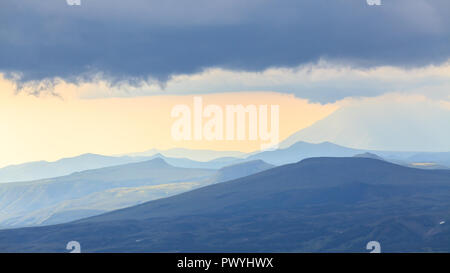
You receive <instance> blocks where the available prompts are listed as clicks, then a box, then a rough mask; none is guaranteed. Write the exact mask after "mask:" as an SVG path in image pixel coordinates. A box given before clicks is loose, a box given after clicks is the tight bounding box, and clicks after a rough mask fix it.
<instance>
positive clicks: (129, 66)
mask: <svg viewBox="0 0 450 273" xmlns="http://www.w3.org/2000/svg"><path fill="white" fill-rule="evenodd" d="M81 3H82V4H81V6H68V5H67V4H66V2H65V0H47V1H32V0H4V1H1V3H0V72H3V73H5V74H6V75H13V74H15V73H19V74H20V75H21V77H22V79H21V81H32V80H42V79H49V78H55V77H61V78H63V79H65V80H68V81H72V82H74V81H77V80H80V79H86V78H89V77H91V76H92V75H94V74H95V73H101V74H102V75H103V76H104V77H108V78H109V79H111V80H112V81H119V80H129V81H139V80H141V79H148V78H154V79H158V80H160V81H162V82H163V81H164V80H166V79H168V78H169V77H170V76H171V75H174V74H180V73H188V74H189V73H195V72H198V71H201V70H202V69H205V68H209V67H222V68H228V69H234V70H246V71H261V70H264V69H266V68H269V67H294V66H298V65H301V64H305V63H309V62H315V61H317V60H318V59H320V58H325V59H327V60H332V61H335V62H342V63H346V64H351V65H354V66H363V67H370V66H377V65H397V66H405V67H411V66H422V65H426V64H432V63H434V64H435V63H441V62H444V61H446V60H448V59H449V57H450V38H449V37H450V31H449V28H450V27H449V26H450V1H448V0H415V1H410V0H382V3H383V5H382V6H368V5H367V4H366V1H365V0H274V1H270V0H183V1H182V0H177V1H175V0H153V1H144V0H128V1H124V0H122V1H117V0H81Z"/></svg>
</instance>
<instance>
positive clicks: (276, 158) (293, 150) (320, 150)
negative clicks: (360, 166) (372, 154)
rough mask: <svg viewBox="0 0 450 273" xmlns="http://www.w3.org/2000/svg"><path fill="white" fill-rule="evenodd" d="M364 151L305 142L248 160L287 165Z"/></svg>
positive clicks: (324, 143) (329, 144)
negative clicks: (313, 158)
mask: <svg viewBox="0 0 450 273" xmlns="http://www.w3.org/2000/svg"><path fill="white" fill-rule="evenodd" d="M362 152H363V150H357V149H350V148H347V147H342V146H339V145H336V144H333V143H330V142H323V143H319V144H312V143H307V142H303V141H299V142H296V143H294V144H293V145H291V146H289V147H286V148H283V149H278V150H274V151H264V152H260V153H256V154H253V155H251V156H249V157H247V158H246V159H247V160H255V159H260V160H263V161H265V162H267V163H269V164H274V165H278V166H280V165H285V164H289V163H294V162H298V161H300V160H302V159H305V158H310V157H326V156H330V157H351V156H353V155H355V154H359V153H362Z"/></svg>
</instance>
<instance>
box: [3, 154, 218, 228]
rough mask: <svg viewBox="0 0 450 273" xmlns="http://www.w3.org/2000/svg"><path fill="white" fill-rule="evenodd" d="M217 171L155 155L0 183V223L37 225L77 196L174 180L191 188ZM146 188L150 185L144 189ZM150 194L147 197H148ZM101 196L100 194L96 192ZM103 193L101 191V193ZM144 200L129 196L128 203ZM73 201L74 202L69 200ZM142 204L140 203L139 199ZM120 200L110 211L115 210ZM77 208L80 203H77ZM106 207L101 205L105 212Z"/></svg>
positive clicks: (97, 200) (168, 182)
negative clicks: (189, 166)
mask: <svg viewBox="0 0 450 273" xmlns="http://www.w3.org/2000/svg"><path fill="white" fill-rule="evenodd" d="M215 173H216V171H214V170H209V169H186V168H178V167H173V166H171V165H169V164H167V163H166V162H165V161H164V160H162V159H160V158H156V159H153V160H149V161H144V162H138V163H129V164H125V165H119V166H113V167H106V168H101V169H95V170H87V171H83V172H77V173H73V174H71V175H68V176H62V177H56V178H51V179H44V180H38V181H30V182H17V183H6V184H0V226H2V227H5V226H17V225H36V224H40V223H42V222H43V221H45V220H46V219H47V218H48V217H50V216H51V215H52V214H53V213H56V212H61V211H60V209H62V208H68V209H70V206H69V204H70V203H73V202H74V201H76V200H77V199H80V198H83V197H86V196H89V195H92V194H94V193H102V192H105V191H108V190H111V189H116V188H122V187H127V188H133V187H142V186H155V185H162V184H173V183H191V184H190V185H191V187H190V188H188V189H191V188H193V187H198V186H201V185H204V184H205V183H208V181H209V179H210V178H211V176H212V175H214V174H215ZM179 186H180V187H181V188H179V189H178V190H177V189H174V187H171V188H170V190H168V189H169V188H167V190H165V191H160V194H159V195H157V196H155V195H153V196H154V197H155V198H156V197H164V196H168V195H171V194H174V193H178V192H180V190H181V189H185V188H186V187H185V184H180V185H179ZM145 190H146V191H147V190H149V188H146V189H145ZM148 194H149V193H146V195H145V196H147V197H148ZM96 196H97V197H99V195H96ZM100 196H101V194H100ZM145 196H143V197H142V198H141V199H138V200H136V199H134V198H130V200H129V202H128V203H127V204H128V205H129V206H131V205H134V204H136V202H137V201H145V200H149V199H145ZM70 200H73V201H70ZM90 201H91V202H101V201H102V199H91V200H90ZM138 203H139V202H138ZM87 204H89V203H86V206H84V208H85V209H86V210H87V212H88V213H90V211H92V210H98V208H99V206H98V204H97V205H93V206H92V207H89V206H87ZM118 205H119V203H116V205H114V206H111V207H110V208H109V209H107V210H111V209H116V208H118V207H117V206H118ZM75 208H77V206H75ZM104 209H105V207H101V210H100V212H101V211H103V210H104Z"/></svg>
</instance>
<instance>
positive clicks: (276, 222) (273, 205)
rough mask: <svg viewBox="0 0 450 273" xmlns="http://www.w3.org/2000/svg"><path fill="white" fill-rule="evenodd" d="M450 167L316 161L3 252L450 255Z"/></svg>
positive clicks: (3, 244)
mask: <svg viewBox="0 0 450 273" xmlns="http://www.w3.org/2000/svg"><path fill="white" fill-rule="evenodd" d="M449 220H450V171H443V170H420V169H413V168H407V167H402V166H398V165H394V164H391V163H388V162H384V161H380V160H375V159H369V158H311V159H306V160H303V161H301V162H299V163H295V164H290V165H285V166H281V167H276V168H272V169H269V170H266V171H263V172H261V173H258V174H254V175H251V176H248V177H244V178H240V179H236V180H233V181H230V182H225V183H220V184H215V185H211V186H207V187H203V188H200V189H197V190H193V191H190V192H186V193H183V194H179V195H177V196H173V197H169V198H165V199H160V200H156V201H151V202H148V203H145V204H142V205H139V206H135V207H131V208H126V209H122V210H117V211H113V212H110V213H107V214H103V215H100V216H96V217H92V218H87V219H84V220H80V221H77V222H72V223H68V224H62V225H55V226H48V227H38V228H23V229H16V230H3V231H0V251H2V252H64V251H65V245H66V243H67V242H69V241H72V240H75V241H78V242H80V244H81V246H82V251H83V252H305V251H306V252H343V251H345V252H367V250H366V249H365V246H366V244H367V242H369V241H372V240H375V241H379V242H380V243H381V250H382V251H383V252H427V251H436V252H441V251H442V252H450V227H449V222H450V221H449Z"/></svg>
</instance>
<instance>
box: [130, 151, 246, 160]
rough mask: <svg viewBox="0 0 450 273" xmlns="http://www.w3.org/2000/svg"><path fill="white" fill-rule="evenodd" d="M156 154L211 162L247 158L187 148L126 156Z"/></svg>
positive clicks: (236, 152) (226, 152)
mask: <svg viewBox="0 0 450 273" xmlns="http://www.w3.org/2000/svg"><path fill="white" fill-rule="evenodd" d="M156 154H161V155H163V156H166V157H170V158H186V159H190V160H194V161H211V160H215V159H219V158H224V157H232V158H240V157H243V156H245V153H242V152H238V151H213V150H192V149H185V148H173V149H168V150H158V149H150V150H148V151H145V152H139V153H129V154H126V155H127V156H132V157H136V156H140V157H142V156H144V157H148V156H154V155H156Z"/></svg>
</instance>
